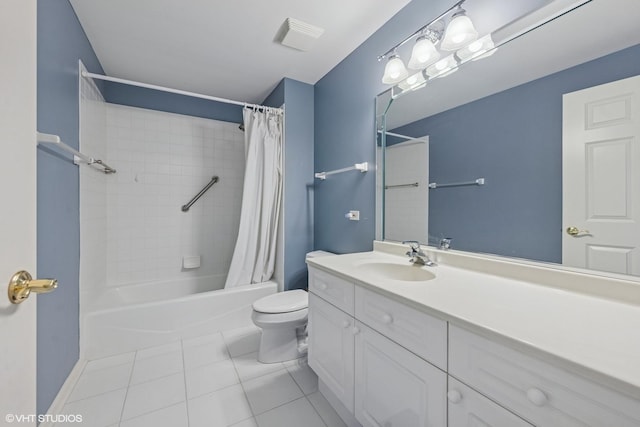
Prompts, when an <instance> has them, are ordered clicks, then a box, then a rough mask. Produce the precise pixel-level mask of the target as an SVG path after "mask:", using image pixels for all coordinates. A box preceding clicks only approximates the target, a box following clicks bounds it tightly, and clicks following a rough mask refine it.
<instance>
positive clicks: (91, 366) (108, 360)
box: [82, 352, 136, 372]
mask: <svg viewBox="0 0 640 427" xmlns="http://www.w3.org/2000/svg"><path fill="white" fill-rule="evenodd" d="M135 355H136V353H135V352H131V353H123V354H118V355H116V356H110V357H103V358H102V359H95V360H90V361H88V362H87V365H86V366H85V367H84V370H83V371H82V372H91V371H95V370H97V369H104V368H110V367H112V366H118V365H124V364H127V363H133V359H134V357H135Z"/></svg>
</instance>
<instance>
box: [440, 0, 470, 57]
mask: <svg viewBox="0 0 640 427" xmlns="http://www.w3.org/2000/svg"><path fill="white" fill-rule="evenodd" d="M477 38H478V32H477V31H476V29H475V27H474V26H473V22H471V19H469V17H468V16H467V13H466V12H465V10H464V9H462V8H459V10H458V11H457V12H456V13H454V14H453V16H451V22H449V25H448V26H447V29H446V31H445V33H444V38H443V39H442V45H441V46H440V47H441V48H442V49H444V50H458V49H460V48H461V47H463V46H464V45H467V44H469V43H471V42H472V41H474V40H475V39H477Z"/></svg>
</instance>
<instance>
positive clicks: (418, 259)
mask: <svg viewBox="0 0 640 427" xmlns="http://www.w3.org/2000/svg"><path fill="white" fill-rule="evenodd" d="M402 244H403V245H406V244H408V245H409V248H410V250H409V251H407V254H406V255H407V256H408V257H409V258H411V259H410V260H409V262H412V263H413V264H414V265H426V266H429V267H432V266H434V265H436V263H435V262H433V261H431V260H430V259H429V257H428V256H427V254H425V253H424V252H422V249H420V242H417V241H415V240H405V241H404V242H402Z"/></svg>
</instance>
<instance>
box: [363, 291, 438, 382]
mask: <svg viewBox="0 0 640 427" xmlns="http://www.w3.org/2000/svg"><path fill="white" fill-rule="evenodd" d="M356 318H357V319H358V320H360V321H361V322H362V323H365V324H366V325H368V326H369V327H371V328H373V329H375V330H376V331H378V332H380V333H381V334H382V335H384V336H386V337H388V338H390V339H391V340H393V341H395V342H397V343H398V344H400V345H401V346H403V347H404V348H406V349H408V350H410V351H412V352H413V353H415V354H417V355H418V356H420V357H422V358H423V359H424V360H427V361H429V362H431V363H432V364H433V365H435V366H437V367H438V368H440V369H443V370H446V369H447V322H446V321H444V320H442V319H438V318H437V317H434V316H430V315H428V314H426V313H424V312H422V311H419V310H416V309H414V308H411V307H407V306H406V305H405V304H402V303H399V302H397V301H394V300H392V299H390V298H387V297H384V296H382V295H380V294H377V293H375V292H372V291H369V290H367V289H365V288H362V287H360V286H356Z"/></svg>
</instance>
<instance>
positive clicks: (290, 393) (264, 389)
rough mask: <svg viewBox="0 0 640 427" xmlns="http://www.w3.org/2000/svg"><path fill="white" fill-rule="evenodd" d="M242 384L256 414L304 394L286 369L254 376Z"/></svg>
mask: <svg viewBox="0 0 640 427" xmlns="http://www.w3.org/2000/svg"><path fill="white" fill-rule="evenodd" d="M242 385H243V387H244V391H245V392H246V393H247V399H248V400H249V404H250V405H251V410H252V411H253V413H254V415H258V414H261V413H263V412H266V411H268V410H270V409H273V408H275V407H277V406H280V405H283V404H285V403H288V402H291V401H292V400H294V399H297V398H299V397H302V396H303V394H302V392H301V391H300V388H299V387H298V386H297V385H296V383H295V381H293V378H291V375H289V373H288V372H287V371H286V370H281V371H279V372H275V373H273V374H269V375H263V376H261V377H258V378H254V379H252V380H249V381H246V382H243V383H242ZM258 424H259V422H258ZM293 425H295V424H293Z"/></svg>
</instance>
